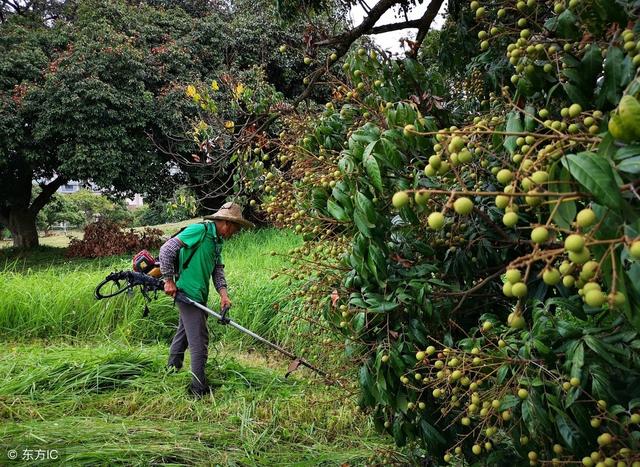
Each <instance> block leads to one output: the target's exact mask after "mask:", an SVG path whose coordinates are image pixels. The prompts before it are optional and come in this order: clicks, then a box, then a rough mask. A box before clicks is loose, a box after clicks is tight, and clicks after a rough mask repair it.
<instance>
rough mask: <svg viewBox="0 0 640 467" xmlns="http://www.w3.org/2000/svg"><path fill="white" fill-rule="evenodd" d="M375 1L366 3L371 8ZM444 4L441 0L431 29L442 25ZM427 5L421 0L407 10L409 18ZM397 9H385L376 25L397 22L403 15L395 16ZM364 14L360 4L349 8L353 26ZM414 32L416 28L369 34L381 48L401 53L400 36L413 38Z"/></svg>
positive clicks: (422, 12)
mask: <svg viewBox="0 0 640 467" xmlns="http://www.w3.org/2000/svg"><path fill="white" fill-rule="evenodd" d="M376 3H377V2H375V1H374V2H370V3H368V5H369V7H370V8H371V7H373V6H374V5H375V4H376ZM446 4H447V2H446V1H445V2H443V4H442V7H441V8H440V12H439V13H438V16H437V17H436V19H435V20H434V22H433V24H432V25H431V27H432V28H433V29H440V27H442V24H443V23H444V18H443V16H442V13H443V11H444V9H445V8H446ZM428 5H429V2H428V1H426V0H423V2H422V4H418V5H416V6H415V7H414V8H413V9H412V10H411V11H410V12H409V15H408V17H409V20H412V19H418V18H420V17H421V16H422V15H423V14H424V12H425V11H426V9H427V6H428ZM399 11H400V9H399V8H394V9H393V10H389V11H387V12H386V13H385V14H384V15H382V17H381V18H380V20H379V21H378V22H377V23H376V26H381V25H383V24H391V23H397V22H398V21H401V20H404V16H398V17H396V16H395V15H396V14H397V13H398V12H399ZM364 16H365V12H364V9H363V8H362V7H361V6H360V5H355V6H353V7H352V8H351V19H352V21H353V24H354V25H355V26H357V25H358V24H360V23H361V22H362V19H363V18H364ZM416 32H417V29H402V30H400V31H393V32H386V33H384V34H376V35H375V36H371V37H372V39H373V40H374V41H375V42H376V44H377V45H378V46H379V47H381V48H382V49H385V50H389V51H390V52H392V53H394V54H403V49H402V47H400V42H399V41H400V38H402V37H407V38H410V39H413V38H415V36H416Z"/></svg>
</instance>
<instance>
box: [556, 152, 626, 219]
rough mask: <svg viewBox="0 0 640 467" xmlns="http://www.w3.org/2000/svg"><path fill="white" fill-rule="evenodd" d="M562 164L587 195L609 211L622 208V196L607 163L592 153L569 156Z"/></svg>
mask: <svg viewBox="0 0 640 467" xmlns="http://www.w3.org/2000/svg"><path fill="white" fill-rule="evenodd" d="M562 162H563V164H564V166H565V167H566V168H567V170H569V172H570V173H571V175H572V176H573V178H575V179H576V181H577V182H578V183H580V185H582V186H583V187H584V188H585V189H586V190H587V192H588V193H591V194H592V195H593V196H594V198H595V199H596V200H597V201H599V202H600V203H602V204H603V205H605V206H607V207H609V208H611V209H620V208H621V207H622V196H621V195H620V189H619V188H618V185H617V184H616V182H615V177H614V174H613V169H612V168H611V166H610V165H609V161H608V160H607V159H605V158H603V157H601V156H598V155H597V154H594V153H592V152H581V153H579V154H569V155H568V156H567V157H566V158H565V159H563V161H562Z"/></svg>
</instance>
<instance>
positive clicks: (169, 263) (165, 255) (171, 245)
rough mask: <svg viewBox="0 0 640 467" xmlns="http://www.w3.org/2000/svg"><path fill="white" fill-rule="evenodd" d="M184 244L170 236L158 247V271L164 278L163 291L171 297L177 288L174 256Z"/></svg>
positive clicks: (176, 255)
mask: <svg viewBox="0 0 640 467" xmlns="http://www.w3.org/2000/svg"><path fill="white" fill-rule="evenodd" d="M183 246H184V243H183V242H182V241H181V240H180V239H178V238H176V237H173V238H170V239H169V240H167V241H166V242H165V243H164V244H163V245H162V246H161V247H160V256H159V258H158V261H159V262H160V272H161V273H162V277H163V279H164V291H165V293H166V294H167V295H171V296H172V297H175V296H176V293H177V292H178V288H177V287H176V279H175V278H176V274H177V271H176V270H175V264H176V258H177V257H178V255H179V253H180V248H182V247H183Z"/></svg>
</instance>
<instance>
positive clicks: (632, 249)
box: [629, 240, 640, 259]
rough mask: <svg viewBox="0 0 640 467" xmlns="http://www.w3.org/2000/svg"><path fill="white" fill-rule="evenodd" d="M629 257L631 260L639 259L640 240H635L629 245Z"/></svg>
mask: <svg viewBox="0 0 640 467" xmlns="http://www.w3.org/2000/svg"><path fill="white" fill-rule="evenodd" d="M629 255H631V257H632V258H633V259H640V240H636V241H634V242H632V243H631V245H629Z"/></svg>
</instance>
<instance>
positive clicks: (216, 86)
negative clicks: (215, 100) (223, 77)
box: [211, 79, 220, 91]
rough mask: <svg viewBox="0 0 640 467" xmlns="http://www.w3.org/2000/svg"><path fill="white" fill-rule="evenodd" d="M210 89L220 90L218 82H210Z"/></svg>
mask: <svg viewBox="0 0 640 467" xmlns="http://www.w3.org/2000/svg"><path fill="white" fill-rule="evenodd" d="M211 89H213V90H214V91H219V90H220V86H218V82H217V81H216V80H215V79H214V80H213V81H211Z"/></svg>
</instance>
